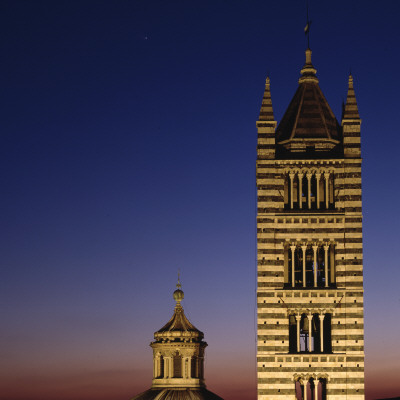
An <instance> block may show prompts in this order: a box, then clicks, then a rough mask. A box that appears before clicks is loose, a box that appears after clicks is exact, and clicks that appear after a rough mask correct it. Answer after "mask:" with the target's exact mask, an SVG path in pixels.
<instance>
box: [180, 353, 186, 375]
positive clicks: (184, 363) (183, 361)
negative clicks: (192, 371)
mask: <svg viewBox="0 0 400 400" xmlns="http://www.w3.org/2000/svg"><path fill="white" fill-rule="evenodd" d="M186 360H187V358H186V357H182V358H181V369H182V372H181V375H182V378H183V379H185V378H186Z"/></svg>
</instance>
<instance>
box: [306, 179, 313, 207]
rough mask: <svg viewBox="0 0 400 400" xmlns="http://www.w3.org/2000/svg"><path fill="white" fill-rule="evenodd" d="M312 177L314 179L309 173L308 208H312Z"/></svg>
mask: <svg viewBox="0 0 400 400" xmlns="http://www.w3.org/2000/svg"><path fill="white" fill-rule="evenodd" d="M311 177H312V173H311V172H309V173H308V174H307V183H308V194H307V200H308V208H311Z"/></svg>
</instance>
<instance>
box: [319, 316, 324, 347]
mask: <svg viewBox="0 0 400 400" xmlns="http://www.w3.org/2000/svg"><path fill="white" fill-rule="evenodd" d="M324 318H325V314H319V332H320V334H321V337H320V340H321V353H323V352H324Z"/></svg>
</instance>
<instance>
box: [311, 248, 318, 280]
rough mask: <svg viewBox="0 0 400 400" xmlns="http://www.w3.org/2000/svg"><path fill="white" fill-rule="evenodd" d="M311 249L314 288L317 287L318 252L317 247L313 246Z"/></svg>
mask: <svg viewBox="0 0 400 400" xmlns="http://www.w3.org/2000/svg"><path fill="white" fill-rule="evenodd" d="M312 248H313V250H314V287H317V271H318V259H317V251H318V246H313V247H312Z"/></svg>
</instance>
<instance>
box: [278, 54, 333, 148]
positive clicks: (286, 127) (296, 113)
mask: <svg viewBox="0 0 400 400" xmlns="http://www.w3.org/2000/svg"><path fill="white" fill-rule="evenodd" d="M311 53H312V52H311V50H310V49H307V50H306V62H305V64H304V66H303V68H302V69H301V71H300V73H301V77H300V79H299V86H298V88H297V91H296V93H295V94H294V96H293V99H292V101H291V102H290V104H289V107H288V108H287V110H286V112H285V114H284V116H283V117H282V120H281V122H280V123H279V125H278V128H277V130H276V139H277V142H278V143H280V144H285V143H288V142H290V141H303V142H304V141H305V140H308V139H310V140H311V139H314V140H315V139H317V140H324V139H325V140H326V139H327V140H329V141H331V142H333V143H338V142H339V140H340V137H341V130H340V126H339V123H338V121H337V120H336V117H335V115H334V114H333V112H332V110H331V108H330V107H329V104H328V102H327V101H326V99H325V96H324V95H323V93H322V91H321V89H320V87H319V85H318V78H317V75H316V73H317V70H316V69H315V68H314V66H313V64H312V62H311Z"/></svg>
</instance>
